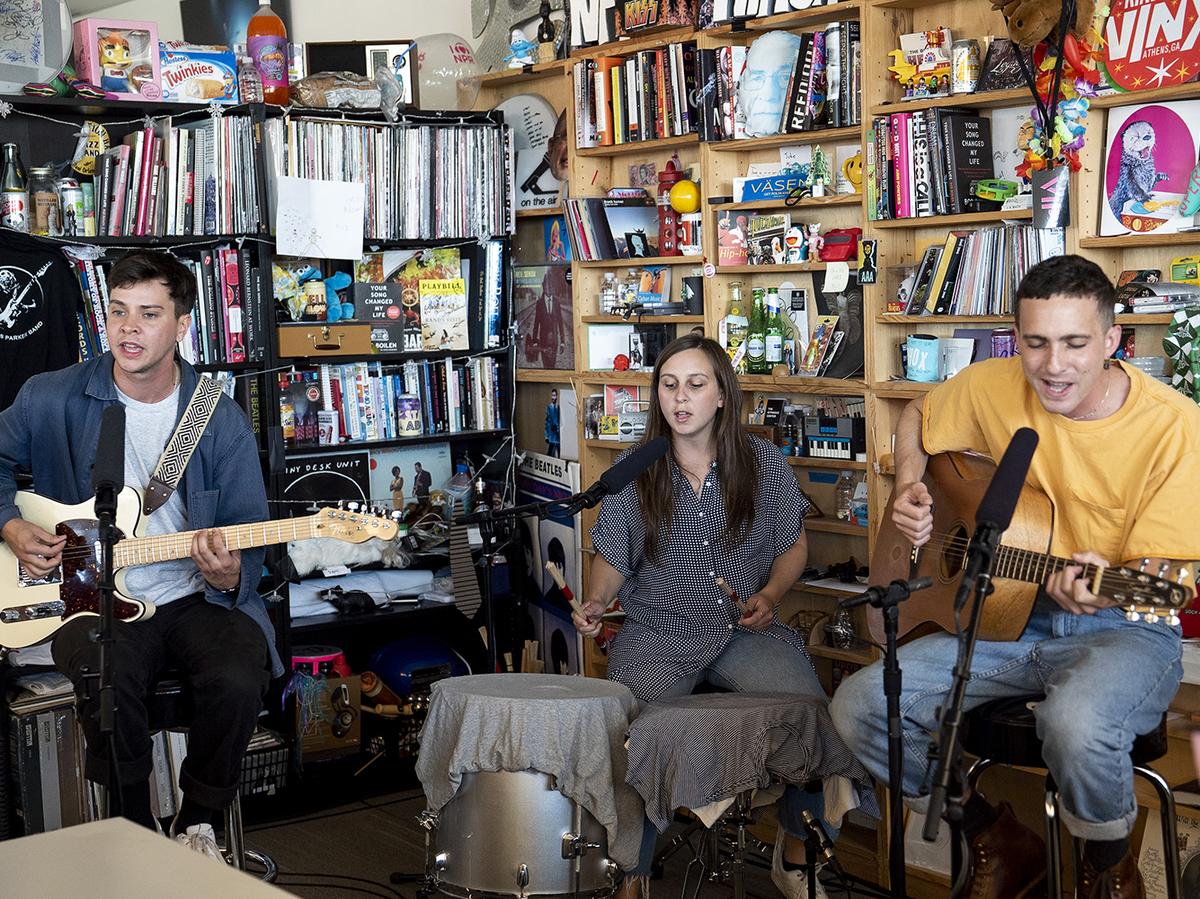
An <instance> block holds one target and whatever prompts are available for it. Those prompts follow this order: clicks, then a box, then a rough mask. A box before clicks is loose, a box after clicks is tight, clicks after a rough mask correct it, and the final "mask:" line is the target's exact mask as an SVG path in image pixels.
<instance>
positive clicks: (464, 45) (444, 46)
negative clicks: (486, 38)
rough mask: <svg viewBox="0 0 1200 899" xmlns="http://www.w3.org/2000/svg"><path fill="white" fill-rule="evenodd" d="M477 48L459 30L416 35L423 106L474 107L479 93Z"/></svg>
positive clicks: (418, 79) (437, 107) (418, 75)
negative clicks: (472, 47)
mask: <svg viewBox="0 0 1200 899" xmlns="http://www.w3.org/2000/svg"><path fill="white" fill-rule="evenodd" d="M482 74H483V72H482V71H481V70H480V67H479V64H478V63H477V62H475V51H474V50H472V49H471V45H470V44H469V43H468V42H467V40H466V39H465V38H463V37H460V36H459V35H457V34H427V35H425V37H420V38H417V83H418V84H419V85H420V96H419V98H418V99H419V100H420V103H421V108H422V109H471V108H472V107H473V106H474V105H475V98H476V97H477V96H479V76H480V75H482Z"/></svg>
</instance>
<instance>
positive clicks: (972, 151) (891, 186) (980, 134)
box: [866, 108, 996, 220]
mask: <svg viewBox="0 0 1200 899" xmlns="http://www.w3.org/2000/svg"><path fill="white" fill-rule="evenodd" d="M993 165H994V163H993V160H992V131H991V121H990V120H989V119H986V118H984V117H983V116H980V115H976V114H975V112H974V111H973V110H968V109H937V108H934V109H924V110H918V111H916V112H897V113H893V114H892V115H887V116H879V117H878V118H876V119H874V120H873V122H872V126H871V130H870V131H868V132H867V153H866V166H867V175H866V191H867V213H868V215H869V216H870V217H871V219H872V220H877V219H905V218H919V217H924V216H930V215H957V214H960V213H964V212H978V211H983V210H984V209H990V208H994V206H993V204H991V203H988V202H985V201H981V200H979V199H978V198H976V197H975V195H974V190H973V188H974V185H975V184H976V182H979V181H984V180H987V179H990V178H994V177H996V176H995V172H994V168H993Z"/></svg>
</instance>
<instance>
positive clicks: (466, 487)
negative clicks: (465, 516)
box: [444, 462, 473, 515]
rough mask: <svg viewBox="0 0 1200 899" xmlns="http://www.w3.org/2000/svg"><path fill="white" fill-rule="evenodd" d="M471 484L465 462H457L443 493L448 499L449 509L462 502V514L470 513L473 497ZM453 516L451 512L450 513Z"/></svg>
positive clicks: (469, 472)
mask: <svg viewBox="0 0 1200 899" xmlns="http://www.w3.org/2000/svg"><path fill="white" fill-rule="evenodd" d="M471 488H472V484H471V471H470V468H469V467H468V466H467V463H466V462H459V463H457V464H456V465H455V468H454V475H453V476H452V477H451V478H450V480H448V481H447V482H446V486H445V488H444V489H445V491H446V494H447V495H448V496H449V497H450V501H451V509H452V510H453V508H454V507H455V506H457V505H458V503H459V501H460V500H461V501H462V504H463V512H464V513H466V512H470V511H471V506H472V505H473V503H472V497H473V491H472V489H471ZM451 515H453V511H452V512H451Z"/></svg>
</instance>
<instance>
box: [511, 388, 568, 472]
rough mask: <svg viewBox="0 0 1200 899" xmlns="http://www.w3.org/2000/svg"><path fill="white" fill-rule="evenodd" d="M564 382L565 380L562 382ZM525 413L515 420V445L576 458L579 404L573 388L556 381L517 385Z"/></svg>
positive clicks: (561, 456) (553, 455) (565, 457)
mask: <svg viewBox="0 0 1200 899" xmlns="http://www.w3.org/2000/svg"><path fill="white" fill-rule="evenodd" d="M564 383H565V382H564ZM526 399H528V409H529V413H528V415H525V416H519V417H518V420H517V446H519V447H521V449H522V450H524V449H526V448H529V449H532V450H534V451H535V452H540V453H544V454H545V455H547V456H552V457H555V458H561V459H565V460H567V461H568V462H578V461H579V428H578V427H576V426H575V425H576V423H577V422H578V421H579V407H578V403H577V400H576V397H575V391H574V390H571V389H569V388H565V387H560V386H559V385H557V384H536V383H533V384H523V385H521V402H522V403H525V402H526Z"/></svg>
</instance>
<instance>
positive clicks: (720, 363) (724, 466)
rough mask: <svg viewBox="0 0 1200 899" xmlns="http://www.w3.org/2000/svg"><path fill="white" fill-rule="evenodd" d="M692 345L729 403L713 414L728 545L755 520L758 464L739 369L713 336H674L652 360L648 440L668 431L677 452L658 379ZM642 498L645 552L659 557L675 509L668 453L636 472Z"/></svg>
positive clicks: (669, 439) (647, 428) (650, 555)
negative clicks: (748, 429) (746, 419)
mask: <svg viewBox="0 0 1200 899" xmlns="http://www.w3.org/2000/svg"><path fill="white" fill-rule="evenodd" d="M688 350H700V351H701V352H702V353H704V355H705V356H706V357H707V358H708V362H709V364H710V365H711V366H712V370H713V375H714V377H715V378H716V380H717V386H718V387H719V388H720V389H721V395H722V397H723V398H724V400H725V405H723V406H721V407H720V408H718V409H717V416H716V418H715V419H714V420H713V433H714V437H715V439H716V451H717V474H718V476H719V477H720V479H721V496H722V498H723V499H724V501H725V541H726V543H727V544H728V545H729V546H736V545H737V544H739V543H741V542H742V541H743V540H744V539H745V537H746V535H747V534H748V533H749V532H750V528H751V527H753V525H754V492H755V484H756V483H757V481H758V467H757V465H756V463H755V458H754V450H753V449H752V448H751V446H750V438H749V436H748V435H747V434H746V432H745V431H744V430H743V429H742V392H741V388H740V387H739V385H738V381H737V375H736V374H735V373H734V370H733V366H732V365H731V364H730V362H729V356H727V355H726V353H725V350H723V349H722V348H721V345H720V344H719V343H717V342H716V341H715V340H712V339H711V338H708V337H698V336H696V335H693V334H689V335H687V336H685V337H680V338H679V339H678V340H673V341H672V342H671V343H669V344H667V346H666V347H665V348H664V349H663V351H662V352H661V353H660V354H659V356H658V361H657V362H656V363H655V365H654V375H653V377H652V378H651V380H650V409H649V413H648V414H647V416H646V418H647V421H646V436H645V438H644V441H650V440H653V439H654V438H655V437H666V438H667V440H668V441H669V442H670V443H671V453H670V455H671V456H674V440H675V437H674V431H672V430H671V426H670V425H669V424H667V420H666V417H665V416H664V415H663V411H662V408H661V407H660V406H659V404H658V381H659V378H660V377H661V376H662V368H663V365H664V364H666V362H667V361H668V360H670V359H671V357H672V356H676V355H678V354H679V353H684V352H687V351H688ZM636 485H637V497H638V504H639V505H640V506H641V510H642V519H643V521H645V523H646V541H645V548H644V551H645V553H646V557H647V558H651V559H653V558H655V557H656V556H657V555H658V550H659V547H660V545H661V543H660V540H659V535H660V534H661V533H662V532H663V531H664V530H665V529H666V528H669V527H670V526H671V514H672V512H673V511H674V506H675V502H674V486H673V484H672V481H671V469H670V465H669V462H668V457H667V456H664V457H662V458H661V459H658V460H657V461H656V462H655V463H654V464H653V465H651V466H650V467H649V468H648V469H646V470H645V471H644V472H642V474H641V475H640V476H639V477H638V479H637V482H636Z"/></svg>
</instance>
